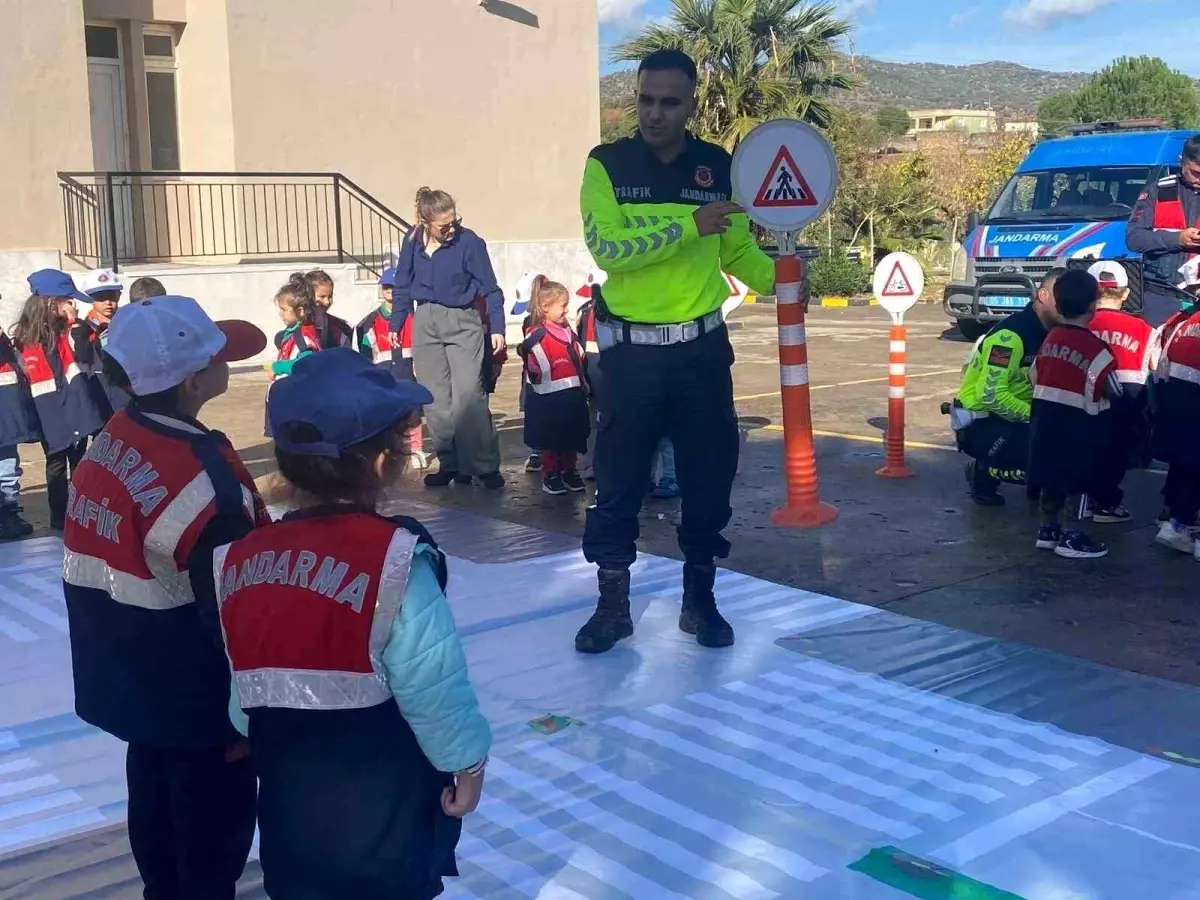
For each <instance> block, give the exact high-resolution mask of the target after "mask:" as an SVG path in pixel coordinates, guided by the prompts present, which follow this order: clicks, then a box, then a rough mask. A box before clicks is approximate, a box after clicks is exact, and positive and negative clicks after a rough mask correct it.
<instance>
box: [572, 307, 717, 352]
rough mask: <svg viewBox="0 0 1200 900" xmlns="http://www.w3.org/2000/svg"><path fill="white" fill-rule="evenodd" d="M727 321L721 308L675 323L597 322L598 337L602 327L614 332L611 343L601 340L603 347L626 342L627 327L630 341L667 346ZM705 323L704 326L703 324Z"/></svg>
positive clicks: (703, 332) (691, 338)
mask: <svg viewBox="0 0 1200 900" xmlns="http://www.w3.org/2000/svg"><path fill="white" fill-rule="evenodd" d="M724 321H725V316H724V314H723V313H722V311H721V310H719V309H717V310H714V311H713V312H710V313H709V314H708V315H707V316H703V317H702V318H700V319H695V320H693V321H691V322H681V323H679V324H674V325H633V324H628V325H627V324H626V323H624V322H606V323H604V324H603V325H602V324H601V323H600V322H597V323H596V329H597V337H599V331H600V329H601V328H604V329H605V330H610V329H611V333H612V341H611V343H609V342H606V341H603V340H601V341H600V345H601V349H603V348H604V347H605V346H612V344H620V343H624V342H625V333H626V332H625V329H626V328H628V329H629V332H628V333H629V343H631V344H640V345H642V346H653V347H666V346H670V345H672V344H686V343H688V342H689V341H694V340H696V339H697V338H698V337H700V336H701V335H704V334H707V333H708V332H710V331H714V330H716V329H717V328H720V327H721V325H722V323H724ZM702 325H703V328H701V326H702Z"/></svg>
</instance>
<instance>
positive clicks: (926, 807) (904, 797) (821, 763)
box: [649, 704, 962, 822]
mask: <svg viewBox="0 0 1200 900" xmlns="http://www.w3.org/2000/svg"><path fill="white" fill-rule="evenodd" d="M649 712H651V713H653V714H654V715H656V716H662V717H663V718H665V719H670V720H671V721H672V722H675V723H676V724H678V725H685V726H688V727H690V728H694V729H696V730H697V731H703V732H705V733H706V734H710V735H712V736H713V737H715V738H718V739H720V740H722V741H724V742H725V743H727V744H733V745H734V746H737V747H741V748H742V749H744V750H751V751H753V752H755V753H762V754H765V755H767V756H769V757H770V758H771V759H773V760H776V761H777V762H779V763H782V764H783V765H784V766H786V767H787V768H788V769H790V770H793V771H800V772H811V773H813V774H816V775H820V776H821V777H823V778H825V779H827V780H828V781H831V782H833V783H835V784H839V785H842V786H844V787H848V788H852V789H854V790H855V791H857V792H859V793H863V794H869V795H871V796H874V797H881V798H883V799H886V800H890V801H892V802H893V803H895V804H896V805H897V806H902V807H904V808H905V809H908V810H911V811H913V812H917V813H923V814H925V815H930V816H933V817H935V818H938V819H941V820H942V821H946V822H948V821H950V820H951V819H955V818H958V817H959V816H961V815H962V810H960V809H956V808H955V807H954V806H952V805H950V804H948V803H941V802H938V801H936V800H927V799H925V798H923V797H918V796H916V795H915V794H913V793H910V792H909V791H906V790H904V789H903V788H898V787H896V786H895V785H890V784H884V783H883V782H881V781H879V780H877V779H875V778H872V777H871V776H869V775H862V774H859V773H857V772H851V771H850V770H849V769H846V768H845V767H843V766H840V765H838V764H837V763H833V762H828V761H826V760H823V759H817V758H816V757H813V756H807V755H805V754H802V753H797V752H795V751H793V750H790V749H788V748H787V747H785V746H783V745H782V744H780V743H778V742H777V741H771V740H766V739H764V738H763V737H762V736H760V735H759V734H747V733H745V732H743V731H739V730H738V729H736V728H730V727H729V726H728V725H723V724H721V723H720V722H719V721H717V720H715V719H711V718H704V717H702V716H694V715H692V714H690V713H686V712H684V711H683V710H681V709H676V708H675V707H673V706H668V705H667V704H660V705H658V706H652V707H650V709H649ZM769 733H770V732H763V734H769Z"/></svg>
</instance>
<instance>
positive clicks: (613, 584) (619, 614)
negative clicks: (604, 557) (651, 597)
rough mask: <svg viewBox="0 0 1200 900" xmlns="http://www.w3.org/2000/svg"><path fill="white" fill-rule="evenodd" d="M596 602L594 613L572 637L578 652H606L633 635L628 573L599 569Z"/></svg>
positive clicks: (620, 570) (625, 570) (624, 570)
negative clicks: (597, 599)
mask: <svg viewBox="0 0 1200 900" xmlns="http://www.w3.org/2000/svg"><path fill="white" fill-rule="evenodd" d="M599 581H600V600H599V601H598V602H597V603H596V611H595V612H594V613H592V617H591V618H590V619H588V620H587V622H586V623H585V624H584V626H583V627H582V628H580V629H579V633H578V634H577V635H575V649H576V650H578V651H579V652H580V653H607V652H608V651H609V650H611V649H612V648H613V647H614V646H615V645H616V643H617V641H623V640H625V638H627V637H631V636H632V635H633V620H632V619H631V618H630V617H629V570H628V569H601V570H600V572H599Z"/></svg>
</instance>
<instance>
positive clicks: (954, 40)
mask: <svg viewBox="0 0 1200 900" xmlns="http://www.w3.org/2000/svg"><path fill="white" fill-rule="evenodd" d="M597 2H598V4H599V11H600V55H601V66H602V70H603V71H604V72H606V73H607V72H610V71H613V70H614V69H615V68H620V66H614V65H613V64H611V63H609V62H608V56H609V52H610V51H611V49H612V47H613V46H614V45H615V44H616V43H617V42H619V41H620V40H621V39H622V38H623V37H624V36H626V35H628V34H630V33H632V32H633V31H636V30H637V28H638V27H639V26H641V25H644V24H645V23H646V22H652V21H655V20H660V19H662V18H664V17H665V15H666V13H667V10H668V9H669V7H670V5H671V4H670V0H597ZM837 5H838V8H839V10H840V14H841V15H842V16H843V17H845V18H848V19H851V20H852V21H853V22H854V23H855V25H856V28H855V31H854V35H853V40H852V45H851V48H850V49H852V50H854V51H855V52H857V53H860V54H863V55H865V56H871V57H875V58H877V59H884V60H890V61H893V62H937V63H946V64H950V65H962V64H969V63H980V62H989V61H991V60H1004V61H1008V62H1015V63H1020V64H1022V65H1025V66H1029V67H1030V68H1037V69H1049V70H1053V71H1080V72H1093V71H1095V70H1097V69H1100V68H1103V67H1104V66H1105V65H1107V64H1108V63H1110V62H1112V60H1113V59H1114V58H1116V57H1118V56H1141V55H1153V56H1161V57H1162V58H1163V59H1165V60H1166V61H1167V63H1168V64H1170V65H1171V66H1172V67H1174V68H1176V69H1179V70H1181V71H1183V72H1186V73H1187V74H1189V75H1191V76H1193V77H1200V52H1197V51H1198V48H1200V5H1198V4H1195V3H1190V2H1188V0H991V2H980V0H953V2H952V0H838V2H837Z"/></svg>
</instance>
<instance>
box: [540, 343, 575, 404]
mask: <svg viewBox="0 0 1200 900" xmlns="http://www.w3.org/2000/svg"><path fill="white" fill-rule="evenodd" d="M550 340H553V338H551V339H550ZM555 343H560V342H557V341H556V342H555ZM562 346H563V352H564V354H565V353H566V345H562ZM529 352H530V353H531V354H532V355H533V357H534V359H536V360H537V364H538V369H539V372H538V374H536V375H534V374H533V373H530V378H529V387H530V388H531V389H532V390H533V392H534V393H535V394H555V393H558V392H559V391H566V390H569V389H571V388H577V387H582V385H583V381H582V379H581V378H580V377H579V373H578V372H576V374H574V375H568V376H566V377H563V378H552V377H551V376H552V375H553V372H554V369H553V367H552V364H551V362H550V357H549V355H548V354H547V353H546V348H545V347H543V346H542V345H541V344H534V345H533V347H531V348H530V350H529ZM568 359H569V356H568ZM543 379H545V380H543Z"/></svg>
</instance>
